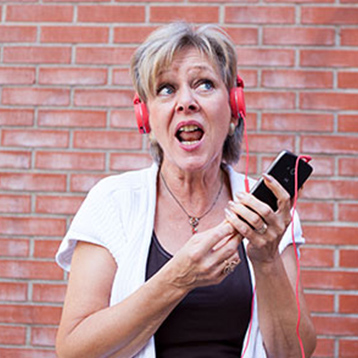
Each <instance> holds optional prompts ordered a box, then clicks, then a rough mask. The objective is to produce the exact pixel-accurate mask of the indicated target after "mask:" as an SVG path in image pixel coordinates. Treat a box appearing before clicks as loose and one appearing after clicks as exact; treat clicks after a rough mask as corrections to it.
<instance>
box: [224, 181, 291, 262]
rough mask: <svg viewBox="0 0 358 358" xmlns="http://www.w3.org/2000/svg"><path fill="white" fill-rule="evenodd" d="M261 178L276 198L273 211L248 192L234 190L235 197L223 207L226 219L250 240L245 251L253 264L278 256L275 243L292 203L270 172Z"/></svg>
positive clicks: (280, 233)
mask: <svg viewBox="0 0 358 358" xmlns="http://www.w3.org/2000/svg"><path fill="white" fill-rule="evenodd" d="M264 181H265V184H266V185H267V187H268V188H269V189H270V190H271V191H272V192H273V193H274V195H275V196H276V198H277V205H278V209H277V211H276V212H274V211H273V210H272V209H271V208H270V207H269V206H268V205H267V204H265V203H263V202H262V201H260V200H258V199H256V198H255V197H254V196H253V195H251V194H248V193H239V194H237V195H236V196H237V199H238V200H236V201H230V202H229V209H226V219H227V220H228V221H229V222H230V223H231V225H233V227H234V228H235V229H236V230H237V232H239V233H240V234H241V235H242V236H243V237H246V238H247V239H248V240H249V244H248V246H247V253H248V256H249V257H250V259H251V261H252V262H253V263H254V264H255V263H270V262H273V261H274V260H275V259H276V258H277V255H278V254H279V253H278V245H279V243H280V241H281V238H282V236H283V234H284V232H285V231H286V229H287V226H288V225H289V223H290V221H291V213H290V210H291V206H292V203H291V199H290V196H289V194H288V193H287V191H286V190H285V189H284V188H283V187H282V186H281V185H280V184H279V183H278V182H277V181H276V180H275V179H274V178H273V177H272V176H269V175H264Z"/></svg>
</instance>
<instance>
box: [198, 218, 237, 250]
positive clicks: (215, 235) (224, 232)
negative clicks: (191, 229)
mask: <svg viewBox="0 0 358 358" xmlns="http://www.w3.org/2000/svg"><path fill="white" fill-rule="evenodd" d="M234 234H235V229H234V228H233V227H232V225H230V223H228V222H227V221H226V220H224V221H223V222H221V223H220V224H219V225H217V226H215V227H214V228H212V229H209V230H207V231H205V232H203V233H200V234H195V235H194V236H193V238H196V239H197V240H198V241H200V242H202V243H203V245H204V246H203V248H204V250H205V249H206V250H207V251H211V250H213V248H214V247H216V245H218V244H219V243H220V242H221V241H223V240H228V239H229V238H230V237H231V236H232V235H234ZM203 236H204V237H203ZM218 246H220V245H218Z"/></svg>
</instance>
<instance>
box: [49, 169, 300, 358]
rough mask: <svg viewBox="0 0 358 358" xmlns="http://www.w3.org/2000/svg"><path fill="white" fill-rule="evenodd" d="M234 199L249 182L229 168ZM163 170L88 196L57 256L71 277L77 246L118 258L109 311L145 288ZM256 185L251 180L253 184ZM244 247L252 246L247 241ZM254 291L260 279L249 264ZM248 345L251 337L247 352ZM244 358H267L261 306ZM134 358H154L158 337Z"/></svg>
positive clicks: (117, 178) (119, 180)
mask: <svg viewBox="0 0 358 358" xmlns="http://www.w3.org/2000/svg"><path fill="white" fill-rule="evenodd" d="M225 170H226V171H227V173H228V175H229V178H230V183H231V191H232V194H234V193H237V192H240V191H244V190H245V189H244V177H243V175H242V174H239V173H236V172H235V171H234V170H233V168H232V167H230V166H225ZM157 174H158V166H157V165H156V164H153V165H152V166H151V167H150V168H146V169H142V170H139V171H133V172H127V173H125V174H121V175H113V176H109V177H107V178H105V179H103V180H101V181H100V182H99V183H98V184H96V185H95V186H94V187H93V188H92V189H91V190H90V192H89V193H88V195H87V197H86V199H85V200H84V202H83V204H82V206H81V208H80V209H79V211H78V212H77V214H76V216H75V217H74V219H73V221H72V224H71V226H70V229H69V230H68V232H67V234H66V236H65V237H64V239H63V241H62V243H61V245H60V247H59V250H58V252H57V254H56V261H57V263H58V264H59V265H60V266H61V267H62V268H63V269H64V270H66V271H70V266H71V259H72V254H73V251H74V248H75V246H76V242H77V241H86V242H89V243H94V244H97V245H102V246H104V247H106V248H107V249H108V250H109V252H110V253H111V254H112V255H113V257H114V259H115V261H116V263H117V266H118V269H117V272H116V275H115V279H114V283H113V288H112V292H111V300H110V305H111V306H112V305H115V304H116V303H118V302H121V301H122V300H124V299H125V298H126V297H128V296H129V295H130V294H131V293H133V292H134V291H135V290H137V289H138V288H139V287H140V286H141V285H143V283H144V282H145V274H146V263H147V257H148V252H149V246H150V243H151V238H152V234H153V225H154V215H155V206H156V187H157V185H156V184H157ZM252 183H253V181H252V180H251V184H252ZM294 229H295V241H296V243H297V244H301V243H303V242H304V239H303V238H302V230H301V225H300V222H299V218H298V216H297V215H295V220H294ZM244 243H245V247H246V245H247V240H244ZM290 243H292V238H291V230H290V228H288V229H287V231H286V233H285V235H284V237H283V238H282V240H281V243H280V247H279V250H280V252H282V251H283V250H284V249H285V247H286V246H287V245H289V244H290ZM248 262H249V268H250V274H251V280H252V287H254V286H255V276H254V273H253V268H252V264H251V262H250V260H248ZM247 340H248V332H246V336H245V341H244V347H245V346H246V342H247ZM244 357H245V358H266V353H265V349H264V346H263V341H262V336H261V333H260V329H259V324H258V315H257V301H256V299H255V302H254V310H253V317H252V328H251V334H250V338H249V342H248V347H247V350H246V353H245V355H244ZM135 358H155V346H154V339H153V337H151V338H150V340H149V341H148V342H147V344H146V345H145V346H144V347H143V349H142V350H141V351H140V352H139V353H138V354H137V355H135Z"/></svg>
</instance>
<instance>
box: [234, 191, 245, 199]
mask: <svg viewBox="0 0 358 358" xmlns="http://www.w3.org/2000/svg"><path fill="white" fill-rule="evenodd" d="M235 195H236V197H237V198H239V199H243V198H244V193H242V192H239V193H236V194H235Z"/></svg>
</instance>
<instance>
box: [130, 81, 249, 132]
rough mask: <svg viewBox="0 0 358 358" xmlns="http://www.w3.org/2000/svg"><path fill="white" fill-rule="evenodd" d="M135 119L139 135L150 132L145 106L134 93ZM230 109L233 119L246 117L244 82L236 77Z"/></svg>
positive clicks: (231, 93) (231, 94)
mask: <svg viewBox="0 0 358 358" xmlns="http://www.w3.org/2000/svg"><path fill="white" fill-rule="evenodd" d="M133 104H134V112H135V117H136V119H137V125H138V129H139V133H141V134H147V133H149V132H150V126H149V114H148V110H147V106H146V105H145V103H143V102H142V101H141V100H140V98H139V96H138V94H137V93H136V94H135V96H134V99H133ZM230 107H231V111H232V114H233V116H234V117H236V118H242V117H246V104H245V96H244V81H243V80H242V78H241V77H240V76H239V75H237V87H234V88H232V89H231V91H230Z"/></svg>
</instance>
